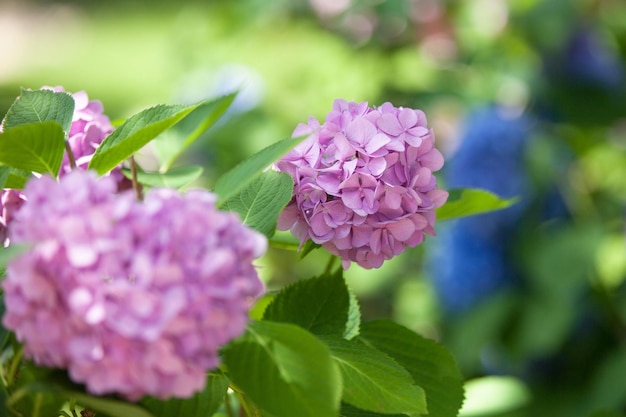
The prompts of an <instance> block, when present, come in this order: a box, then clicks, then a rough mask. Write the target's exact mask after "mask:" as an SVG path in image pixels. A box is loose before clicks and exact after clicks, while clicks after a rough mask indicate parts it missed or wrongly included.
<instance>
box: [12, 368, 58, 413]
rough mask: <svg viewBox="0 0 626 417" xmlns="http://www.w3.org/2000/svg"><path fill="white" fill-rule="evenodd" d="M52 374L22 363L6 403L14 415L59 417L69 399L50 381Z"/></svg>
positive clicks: (49, 371)
mask: <svg viewBox="0 0 626 417" xmlns="http://www.w3.org/2000/svg"><path fill="white" fill-rule="evenodd" d="M52 372H53V371H51V370H50V369H46V368H41V367H38V366H35V365H33V364H32V363H31V362H22V364H21V365H20V369H19V373H18V378H17V381H16V384H15V385H13V386H12V387H11V388H12V389H11V391H10V395H9V398H8V399H7V401H6V406H7V408H8V409H9V410H11V411H12V414H13V415H23V416H29V417H57V415H58V410H60V409H61V406H62V405H63V403H64V402H65V401H66V400H67V398H68V397H66V396H65V395H64V393H63V391H62V390H61V389H59V387H57V386H56V385H54V383H53V382H52V381H51V380H50V378H49V377H50V375H51V374H52ZM15 413H19V414H15ZM10 415H11V414H10Z"/></svg>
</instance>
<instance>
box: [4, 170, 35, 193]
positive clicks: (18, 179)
mask: <svg viewBox="0 0 626 417" xmlns="http://www.w3.org/2000/svg"><path fill="white" fill-rule="evenodd" d="M3 167H5V166H4V165H3ZM5 168H8V169H9V176H8V177H7V179H6V182H5V183H4V186H3V188H15V189H16V190H20V189H22V188H24V186H25V185H26V183H27V182H28V180H29V179H30V177H32V172H29V171H24V170H23V169H17V168H12V167H5Z"/></svg>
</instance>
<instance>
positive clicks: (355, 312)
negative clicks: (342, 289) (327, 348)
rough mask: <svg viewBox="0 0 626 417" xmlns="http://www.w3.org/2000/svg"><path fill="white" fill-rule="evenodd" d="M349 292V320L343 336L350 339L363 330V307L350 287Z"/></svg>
mask: <svg viewBox="0 0 626 417" xmlns="http://www.w3.org/2000/svg"><path fill="white" fill-rule="evenodd" d="M348 293H349V295H350V307H349V308H348V321H347V322H346V330H345V331H344V332H343V337H344V339H348V340H350V339H353V338H355V337H356V336H358V335H359V332H360V330H361V308H360V307H359V300H358V299H357V298H356V295H355V294H354V292H352V290H351V289H350V288H349V287H348Z"/></svg>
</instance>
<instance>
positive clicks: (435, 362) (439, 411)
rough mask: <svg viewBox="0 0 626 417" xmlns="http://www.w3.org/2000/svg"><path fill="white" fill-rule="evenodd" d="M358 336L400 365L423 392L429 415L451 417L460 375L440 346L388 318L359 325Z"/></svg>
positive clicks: (459, 399) (457, 400)
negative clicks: (359, 331)
mask: <svg viewBox="0 0 626 417" xmlns="http://www.w3.org/2000/svg"><path fill="white" fill-rule="evenodd" d="M359 339H362V340H364V341H365V342H366V343H367V344H369V345H371V346H373V347H375V348H376V349H378V350H380V351H382V352H384V353H386V354H387V355H389V356H390V357H392V358H393V359H395V360H396V362H398V363H399V364H400V365H401V366H402V367H404V368H405V369H406V370H407V371H408V372H409V374H411V376H412V377H413V379H414V380H415V382H416V383H417V384H418V385H419V386H420V387H422V388H423V389H424V391H425V392H426V399H427V401H428V412H429V414H428V415H429V416H431V417H455V416H456V415H457V413H458V411H459V409H460V408H461V405H462V404H463V378H462V376H461V373H460V372H459V370H458V367H457V365H456V362H455V360H454V358H453V357H452V355H451V354H450V352H449V351H448V350H447V349H446V348H444V347H443V346H442V345H440V344H438V343H436V342H434V341H432V340H429V339H425V338H423V337H421V336H420V335H418V334H417V333H414V332H412V331H411V330H409V329H407V328H405V327H403V326H401V325H399V324H396V323H394V322H392V321H389V320H376V321H371V322H366V323H363V324H362V325H361V333H360V336H359Z"/></svg>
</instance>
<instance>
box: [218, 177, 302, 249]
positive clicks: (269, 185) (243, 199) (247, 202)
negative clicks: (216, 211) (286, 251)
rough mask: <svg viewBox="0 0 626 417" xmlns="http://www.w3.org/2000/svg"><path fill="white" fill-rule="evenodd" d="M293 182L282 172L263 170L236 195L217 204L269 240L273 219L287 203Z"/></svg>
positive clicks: (274, 221)
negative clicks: (237, 216)
mask: <svg viewBox="0 0 626 417" xmlns="http://www.w3.org/2000/svg"><path fill="white" fill-rule="evenodd" d="M292 193H293V179H291V176H290V175H289V174H286V173H284V172H276V171H267V172H264V173H262V174H261V175H260V176H258V177H256V178H255V179H254V180H253V181H252V182H250V183H249V184H248V185H247V186H246V187H245V188H244V189H242V190H241V191H240V192H239V193H238V194H236V195H232V196H231V197H230V198H229V199H228V200H225V201H222V202H221V208H222V209H224V210H228V211H233V212H235V213H238V214H239V216H240V217H241V220H242V221H243V223H244V224H246V225H247V226H249V227H251V228H253V229H255V230H257V231H259V232H261V233H263V234H264V235H266V236H267V237H272V235H273V234H274V232H275V231H276V219H277V218H278V215H279V214H280V212H281V211H282V210H283V209H284V208H285V206H286V205H287V203H289V201H290V200H291V196H292Z"/></svg>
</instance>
